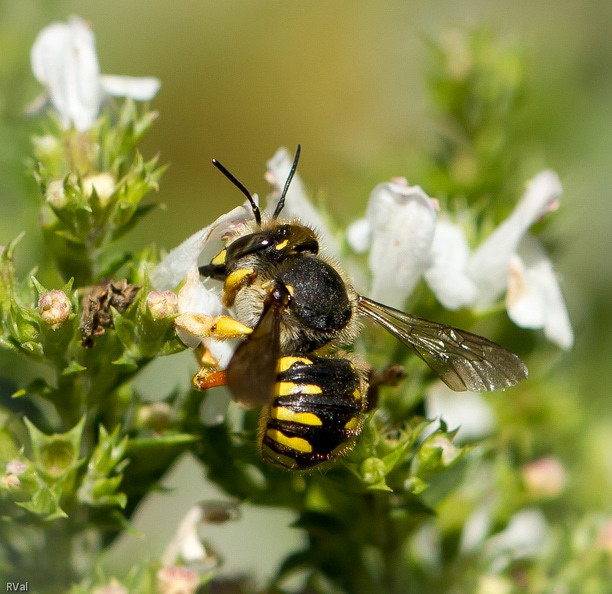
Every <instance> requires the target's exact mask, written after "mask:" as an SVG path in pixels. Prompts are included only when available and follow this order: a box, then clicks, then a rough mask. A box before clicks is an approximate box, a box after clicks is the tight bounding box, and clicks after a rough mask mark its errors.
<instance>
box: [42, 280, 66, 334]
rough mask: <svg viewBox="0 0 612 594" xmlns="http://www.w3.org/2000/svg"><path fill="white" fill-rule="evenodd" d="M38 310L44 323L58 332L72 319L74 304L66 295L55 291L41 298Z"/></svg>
mask: <svg viewBox="0 0 612 594" xmlns="http://www.w3.org/2000/svg"><path fill="white" fill-rule="evenodd" d="M38 310H39V311H40V317H41V318H42V321H43V322H44V323H45V324H47V325H49V326H51V329H52V330H57V329H58V328H59V327H60V326H61V325H62V324H63V323H64V322H65V321H66V320H68V318H69V317H70V314H71V313H72V303H71V302H70V299H69V298H68V296H67V295H66V293H64V292H63V291H59V290H58V289H53V290H52V291H49V292H48V293H44V294H43V295H41V296H40V299H39V300H38Z"/></svg>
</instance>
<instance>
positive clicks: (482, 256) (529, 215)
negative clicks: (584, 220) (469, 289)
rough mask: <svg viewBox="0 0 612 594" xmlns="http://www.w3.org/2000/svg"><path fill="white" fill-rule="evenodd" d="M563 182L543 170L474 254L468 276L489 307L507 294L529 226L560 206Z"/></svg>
mask: <svg viewBox="0 0 612 594" xmlns="http://www.w3.org/2000/svg"><path fill="white" fill-rule="evenodd" d="M561 191H562V188H561V182H560V181H559V177H558V176H557V174H556V173H555V172H554V171H550V170H547V171H543V172H541V173H539V174H538V175H536V177H534V178H533V180H531V182H530V184H529V185H528V188H527V191H526V192H525V194H524V195H523V197H522V198H521V200H520V201H519V203H518V204H517V206H516V208H515V209H514V211H513V212H512V214H511V215H510V216H509V217H508V218H507V219H506V220H505V221H503V222H502V223H501V224H500V225H499V226H498V227H497V228H496V229H495V231H493V233H492V234H491V235H490V236H489V237H488V238H487V239H486V240H485V241H484V242H483V243H482V244H481V245H480V246H479V247H478V249H477V250H476V251H475V252H474V253H473V255H472V257H471V258H470V262H469V264H468V274H469V276H470V278H472V279H473V281H474V282H475V283H476V285H477V286H478V288H479V295H478V299H477V302H476V305H477V306H478V307H482V308H486V307H488V306H490V305H491V304H493V303H494V302H495V300H496V299H498V298H499V296H500V295H501V294H502V293H503V292H504V289H505V288H506V280H507V274H508V264H509V261H510V256H511V255H512V254H513V253H514V252H516V250H517V248H518V245H519V243H520V241H521V238H522V237H523V235H524V234H525V232H526V231H527V229H529V227H530V226H531V225H532V224H533V223H534V222H535V221H537V220H538V219H539V218H541V217H542V216H543V215H544V214H546V213H547V212H549V211H550V210H552V209H554V208H556V207H557V205H558V198H559V196H560V195H561Z"/></svg>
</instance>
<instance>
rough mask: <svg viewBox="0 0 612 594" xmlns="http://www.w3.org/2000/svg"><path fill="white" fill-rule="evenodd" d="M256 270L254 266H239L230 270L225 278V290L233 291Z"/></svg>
mask: <svg viewBox="0 0 612 594" xmlns="http://www.w3.org/2000/svg"><path fill="white" fill-rule="evenodd" d="M254 272H255V271H254V270H253V268H238V270H234V271H233V272H230V273H229V274H228V275H227V278H226V279H225V291H226V292H229V293H233V292H234V291H236V289H237V288H238V287H239V286H240V285H241V284H242V283H243V282H244V281H245V280H246V279H247V278H249V277H250V276H252V275H253V273H254Z"/></svg>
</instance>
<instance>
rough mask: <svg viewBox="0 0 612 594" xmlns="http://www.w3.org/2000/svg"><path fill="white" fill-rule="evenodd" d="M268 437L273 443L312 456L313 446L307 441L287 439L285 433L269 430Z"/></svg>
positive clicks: (294, 438) (299, 438) (293, 438)
mask: <svg viewBox="0 0 612 594" xmlns="http://www.w3.org/2000/svg"><path fill="white" fill-rule="evenodd" d="M266 436H267V437H269V438H270V439H271V440H272V441H274V442H276V443H279V444H280V445H283V446H285V447H287V448H290V449H292V450H295V451H296V452H302V453H305V454H310V453H311V452H312V446H311V445H310V443H308V441H307V440H305V439H303V438H301V437H287V436H286V435H285V434H284V433H281V432H280V431H279V430H278V429H267V430H266Z"/></svg>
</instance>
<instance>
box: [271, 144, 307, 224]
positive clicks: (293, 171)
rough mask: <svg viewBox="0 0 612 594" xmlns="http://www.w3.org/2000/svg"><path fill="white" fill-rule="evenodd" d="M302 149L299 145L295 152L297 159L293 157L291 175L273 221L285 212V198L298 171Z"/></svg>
mask: <svg viewBox="0 0 612 594" xmlns="http://www.w3.org/2000/svg"><path fill="white" fill-rule="evenodd" d="M301 150H302V147H301V146H300V145H299V144H298V145H297V149H296V151H295V157H293V165H291V169H290V170H289V175H288V176H287V181H286V182H285V187H284V188H283V193H282V194H281V197H280V199H279V201H278V204H277V205H276V208H275V209H274V214H273V215H272V218H273V219H277V218H278V215H279V214H280V213H281V210H283V207H284V206H285V197H286V196H287V192H288V191H289V186H290V185H291V180H292V179H293V175H294V174H295V170H296V169H297V165H298V161H299V160H300V151H301Z"/></svg>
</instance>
